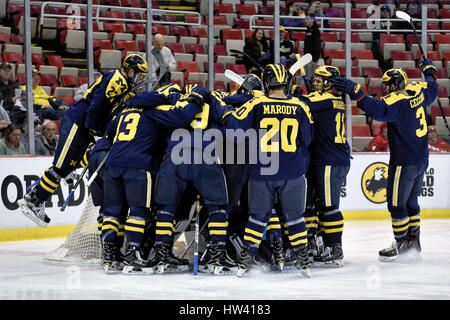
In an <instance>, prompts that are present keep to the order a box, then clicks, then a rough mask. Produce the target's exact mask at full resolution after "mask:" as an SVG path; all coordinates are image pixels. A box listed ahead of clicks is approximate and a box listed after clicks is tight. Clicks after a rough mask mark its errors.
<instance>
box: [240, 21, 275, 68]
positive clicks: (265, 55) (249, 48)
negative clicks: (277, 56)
mask: <svg viewBox="0 0 450 320" xmlns="http://www.w3.org/2000/svg"><path fill="white" fill-rule="evenodd" d="M244 52H245V53H246V54H248V55H249V56H250V57H251V58H253V59H254V60H255V61H256V62H258V63H259V64H260V65H261V66H262V67H264V66H265V65H266V64H268V63H269V62H270V51H269V44H268V42H267V39H266V37H265V35H264V31H263V29H259V28H256V29H255V31H253V33H252V35H251V36H250V37H248V38H245V45H244ZM245 66H246V68H247V71H248V72H250V71H251V70H252V69H253V68H255V67H256V66H255V65H254V63H252V62H251V61H248V60H246V61H245Z"/></svg>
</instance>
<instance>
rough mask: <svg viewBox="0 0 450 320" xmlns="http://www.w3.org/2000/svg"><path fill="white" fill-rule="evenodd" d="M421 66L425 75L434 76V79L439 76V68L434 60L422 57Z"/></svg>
mask: <svg viewBox="0 0 450 320" xmlns="http://www.w3.org/2000/svg"><path fill="white" fill-rule="evenodd" d="M419 68H420V70H422V73H423V74H424V75H425V76H432V77H433V78H434V79H437V78H438V74H439V73H438V69H437V68H436V67H435V66H434V64H433V62H432V61H431V60H429V59H420V60H419Z"/></svg>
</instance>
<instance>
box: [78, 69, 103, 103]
mask: <svg viewBox="0 0 450 320" xmlns="http://www.w3.org/2000/svg"><path fill="white" fill-rule="evenodd" d="M101 75H102V73H101V72H100V71H94V72H93V76H94V81H95V80H97V79H98V77H100V76H101ZM88 88H89V84H88V83H84V84H82V85H81V86H80V87H79V88H78V89H76V91H75V95H74V97H73V102H74V103H75V102H78V101H80V100H81V98H83V95H84V93H85V92H86V90H87V89H88Z"/></svg>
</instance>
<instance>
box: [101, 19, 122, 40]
mask: <svg viewBox="0 0 450 320" xmlns="http://www.w3.org/2000/svg"><path fill="white" fill-rule="evenodd" d="M103 31H105V32H107V33H108V39H109V40H112V38H113V36H114V33H116V32H118V33H124V32H125V23H122V22H112V23H111V22H103Z"/></svg>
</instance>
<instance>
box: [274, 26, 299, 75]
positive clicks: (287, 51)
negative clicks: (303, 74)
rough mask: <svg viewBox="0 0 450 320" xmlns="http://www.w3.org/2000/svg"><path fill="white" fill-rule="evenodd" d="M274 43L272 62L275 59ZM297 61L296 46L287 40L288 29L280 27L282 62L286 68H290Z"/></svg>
mask: <svg viewBox="0 0 450 320" xmlns="http://www.w3.org/2000/svg"><path fill="white" fill-rule="evenodd" d="M274 43H275V42H274V41H273V40H271V41H270V55H271V59H270V60H271V62H272V63H273V59H274ZM295 61H296V58H295V51H294V44H293V43H292V41H290V40H288V39H286V29H285V28H284V27H283V26H280V62H281V63H282V64H284V65H285V66H288V67H289V66H290V65H292V64H293V63H294V62H295Z"/></svg>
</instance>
